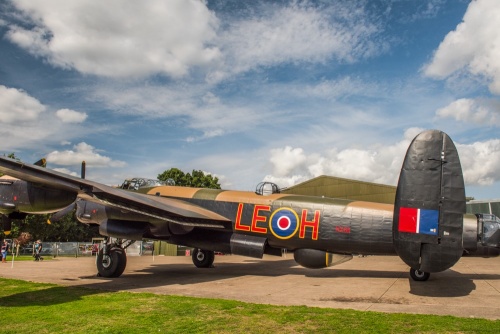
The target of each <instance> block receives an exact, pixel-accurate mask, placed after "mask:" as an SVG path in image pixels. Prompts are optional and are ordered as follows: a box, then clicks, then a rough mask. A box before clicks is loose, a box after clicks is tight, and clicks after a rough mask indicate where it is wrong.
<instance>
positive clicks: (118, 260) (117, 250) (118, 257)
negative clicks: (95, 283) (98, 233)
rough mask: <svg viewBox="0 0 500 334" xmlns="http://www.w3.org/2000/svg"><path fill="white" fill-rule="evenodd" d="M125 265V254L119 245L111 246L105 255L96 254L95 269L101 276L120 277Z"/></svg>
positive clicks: (101, 252)
mask: <svg viewBox="0 0 500 334" xmlns="http://www.w3.org/2000/svg"><path fill="white" fill-rule="evenodd" d="M126 266H127V255H126V254H125V250H124V249H123V248H121V247H112V248H111V249H110V250H108V253H107V254H106V255H104V254H103V250H102V249H101V250H100V251H99V254H97V271H98V272H99V276H102V277H120V275H121V274H123V271H124V270H125V267H126Z"/></svg>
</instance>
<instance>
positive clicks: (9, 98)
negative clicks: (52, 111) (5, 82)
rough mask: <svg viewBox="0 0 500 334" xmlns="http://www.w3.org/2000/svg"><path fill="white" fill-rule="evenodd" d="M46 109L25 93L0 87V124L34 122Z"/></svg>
mask: <svg viewBox="0 0 500 334" xmlns="http://www.w3.org/2000/svg"><path fill="white" fill-rule="evenodd" d="M45 109H46V107H45V106H44V105H43V104H41V103H40V102H39V101H38V100H37V99H35V98H33V97H31V96H29V95H28V94H27V93H26V92H24V91H22V90H18V89H15V88H8V87H5V86H2V85H0V123H5V124H11V123H25V122H33V121H36V120H37V119H38V117H39V115H40V114H41V113H43V112H44V111H45Z"/></svg>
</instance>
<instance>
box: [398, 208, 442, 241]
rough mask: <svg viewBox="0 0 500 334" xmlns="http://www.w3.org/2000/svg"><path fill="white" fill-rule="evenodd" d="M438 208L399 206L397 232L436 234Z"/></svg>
mask: <svg viewBox="0 0 500 334" xmlns="http://www.w3.org/2000/svg"><path fill="white" fill-rule="evenodd" d="M438 223H439V210H427V209H418V208H403V207H401V208H399V226H398V231H399V232H408V233H422V234H429V235H437V234H438Z"/></svg>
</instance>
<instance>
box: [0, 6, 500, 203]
mask: <svg viewBox="0 0 500 334" xmlns="http://www.w3.org/2000/svg"><path fill="white" fill-rule="evenodd" d="M498 31H500V2H498V1H497V0H477V1H465V0H453V1H451V0H448V1H447V0H429V1H410V0H378V1H368V0H365V1H363V0H340V1H274V2H272V1H208V2H203V1H194V0H193V1H190V0H171V1H163V0H151V1H147V2H142V1H141V2H139V1H133V0H129V1H126V0H123V1H119V0H107V1H89V0H73V1H65V0H45V1H32V0H12V1H4V2H2V4H0V153H4V154H8V153H11V152H15V154H16V155H17V156H18V157H19V158H21V159H22V160H23V161H28V162H32V161H36V160H38V159H39V158H40V157H47V160H48V165H49V167H50V168H56V169H58V170H63V171H67V172H70V173H79V169H80V163H81V161H82V160H85V161H86V162H87V167H88V168H87V177H88V178H89V179H92V180H95V181H100V182H103V183H106V184H110V185H116V184H120V183H121V182H122V180H123V179H125V178H128V177H133V176H143V177H151V178H155V177H156V176H157V175H158V174H160V173H162V172H163V171H164V170H167V169H169V168H172V167H177V168H180V169H182V170H183V171H185V172H190V171H191V170H193V169H197V170H198V169H201V170H203V171H205V172H208V173H212V174H214V175H216V176H217V177H219V179H220V182H221V185H222V187H223V188H226V189H241V190H254V189H255V186H256V185H257V183H259V182H260V181H263V180H266V181H272V182H275V183H277V184H278V185H279V186H281V187H287V186H291V185H293V184H296V183H299V182H302V181H305V180H308V179H311V178H313V177H316V176H319V175H332V176H338V177H346V178H353V179H360V180H366V181H372V182H378V183H384V184H392V185H395V184H396V182H397V178H398V175H399V169H400V167H401V163H402V159H403V156H404V154H405V151H406V148H407V147H408V145H409V142H410V140H411V139H412V138H413V137H414V136H415V135H416V134H417V133H418V132H419V131H421V130H424V129H431V128H434V129H440V130H443V131H445V132H447V133H448V134H449V135H450V136H451V138H452V139H453V140H454V141H455V143H456V145H457V147H458V149H459V153H460V156H461V161H462V167H463V169H464V176H465V180H466V193H467V195H468V196H474V197H475V198H476V199H492V198H500V194H499V192H498V189H499V184H500V181H499V180H500V168H499V166H500V133H499V127H500V100H499V95H500V48H498V45H500V35H499V34H498Z"/></svg>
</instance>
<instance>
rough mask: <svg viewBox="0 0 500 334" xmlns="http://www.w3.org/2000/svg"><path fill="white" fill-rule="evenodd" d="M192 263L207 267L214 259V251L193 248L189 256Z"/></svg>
mask: <svg viewBox="0 0 500 334" xmlns="http://www.w3.org/2000/svg"><path fill="white" fill-rule="evenodd" d="M191 258H192V259H193V263H194V265H195V266H196V267H198V268H209V267H210V266H212V264H213V263H214V260H215V253H214V252H213V251H209V250H204V249H199V248H195V249H193V255H192V256H191Z"/></svg>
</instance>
